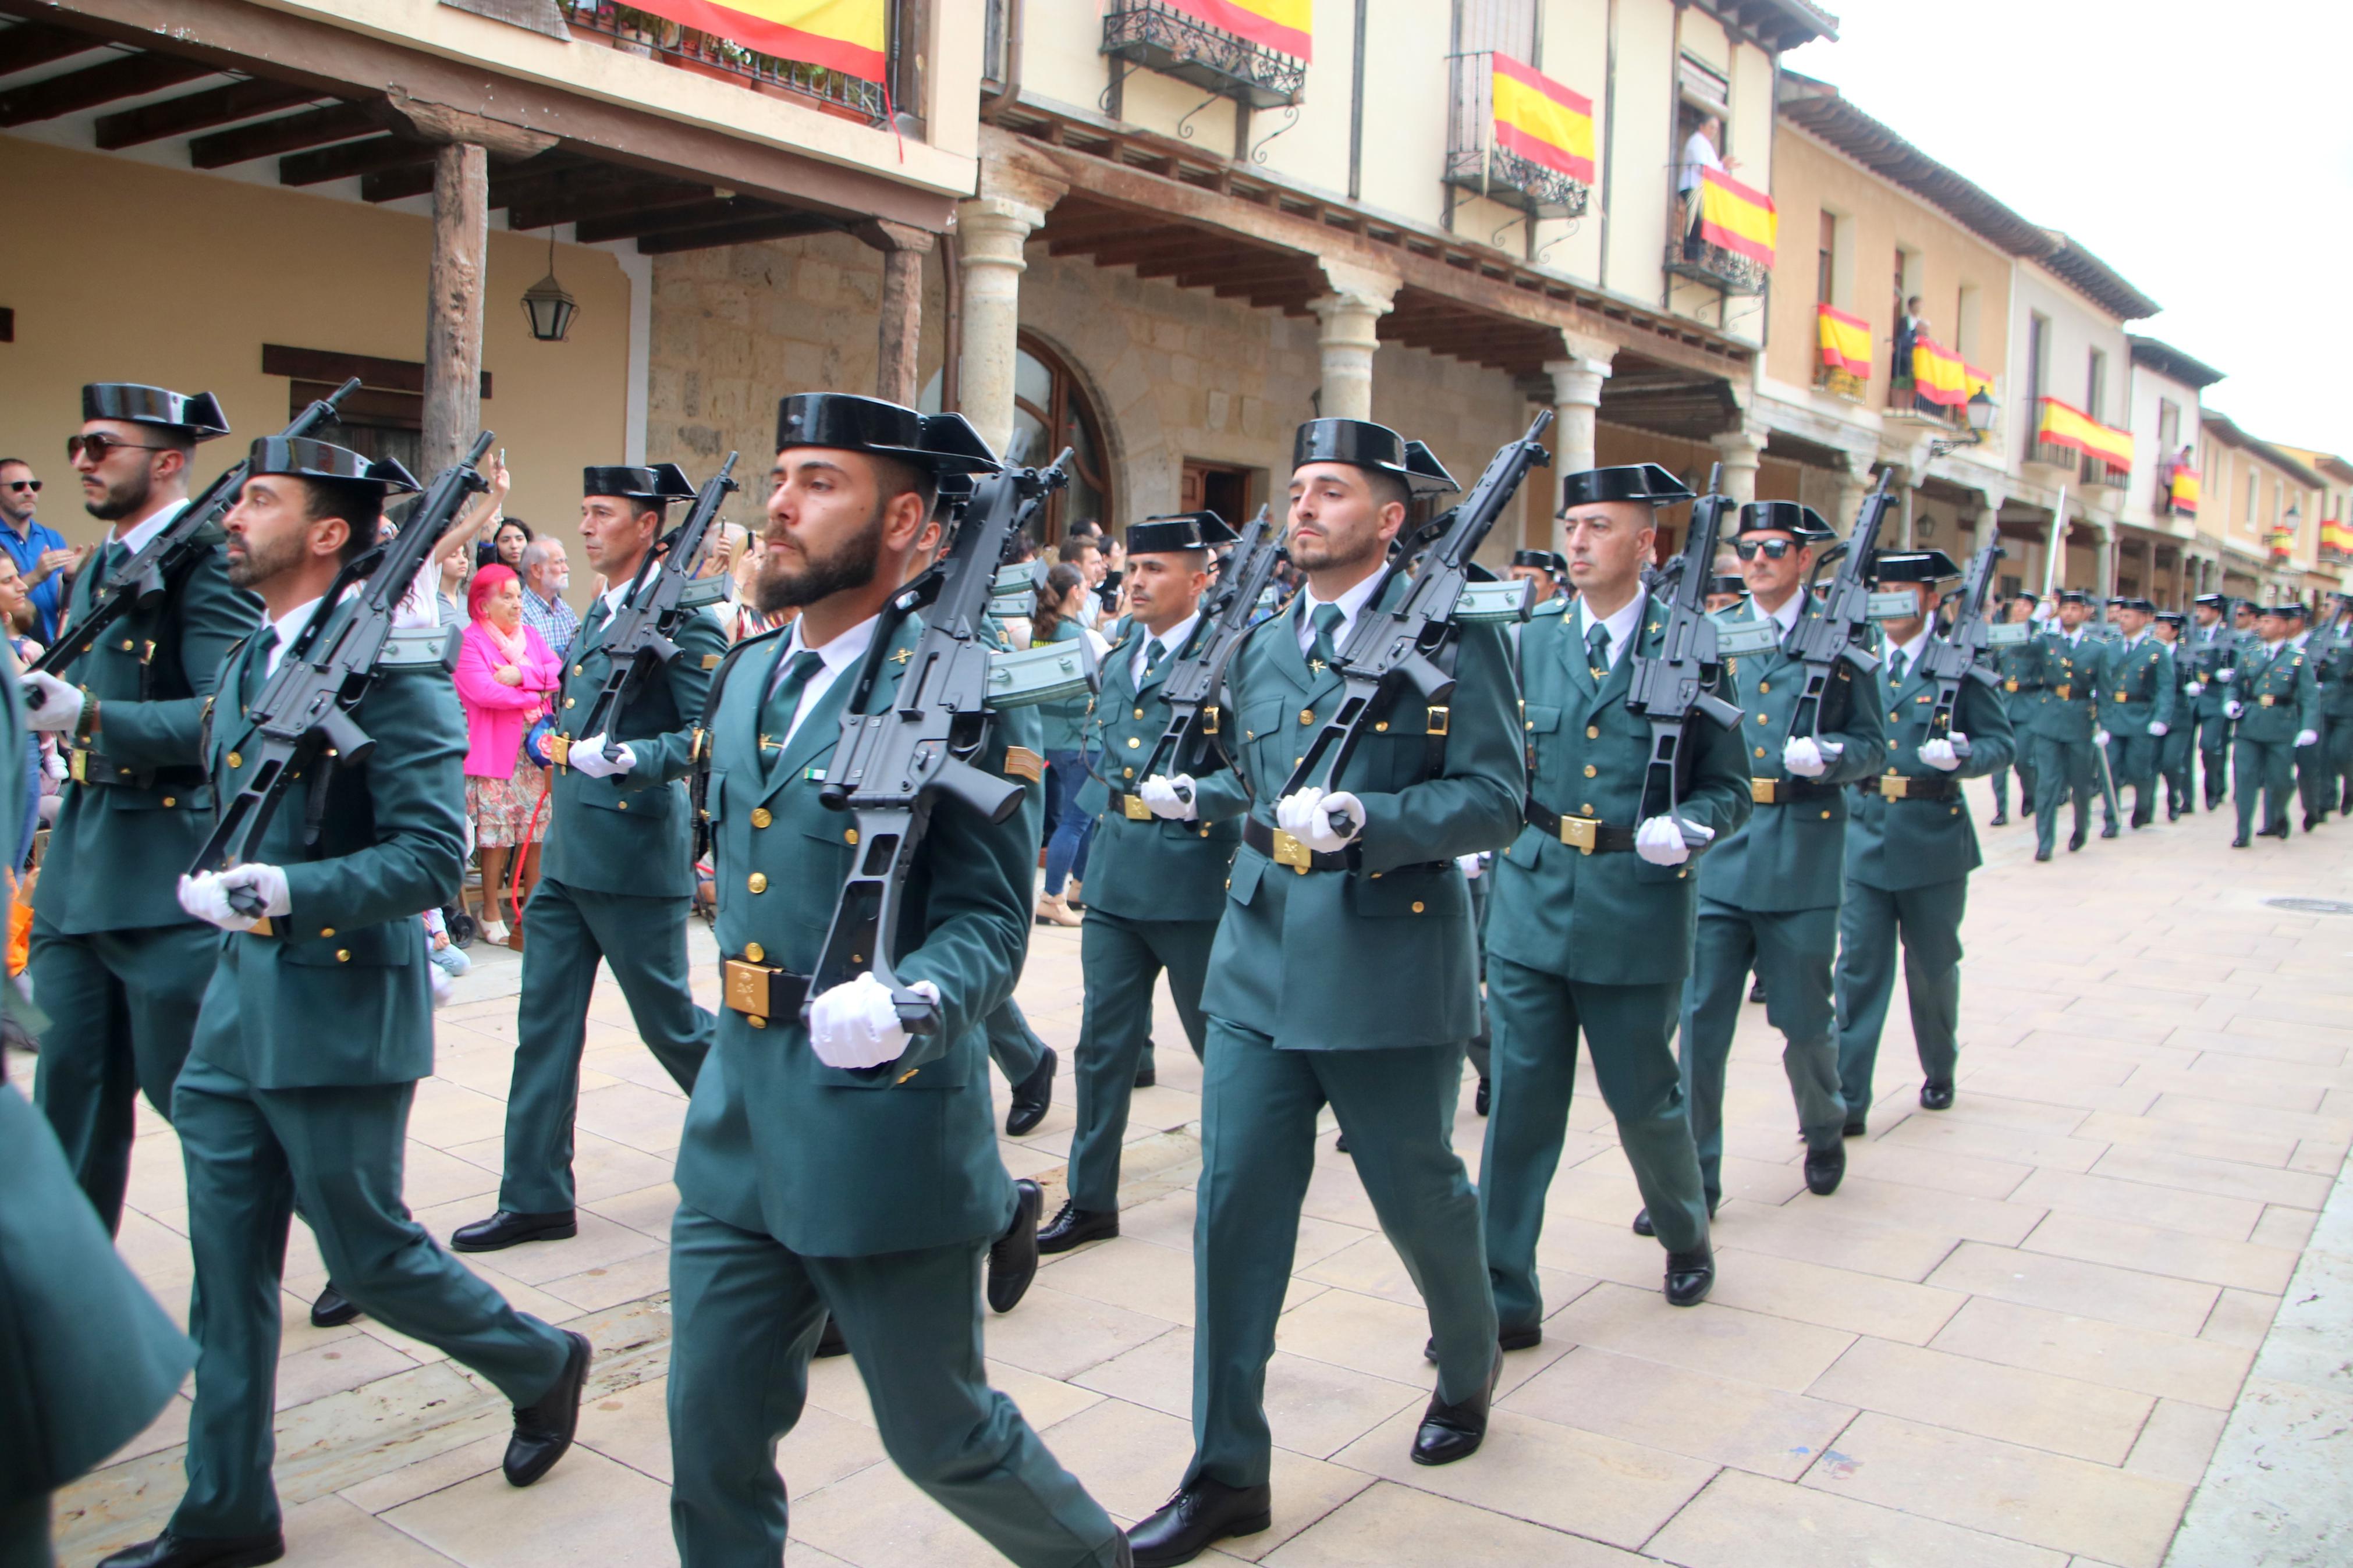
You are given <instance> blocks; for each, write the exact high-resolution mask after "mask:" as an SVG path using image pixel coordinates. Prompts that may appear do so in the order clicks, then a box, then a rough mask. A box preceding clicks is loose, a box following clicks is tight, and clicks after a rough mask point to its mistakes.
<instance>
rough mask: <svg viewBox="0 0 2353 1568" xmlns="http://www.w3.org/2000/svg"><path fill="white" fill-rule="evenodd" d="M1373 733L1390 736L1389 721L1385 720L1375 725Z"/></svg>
mask: <svg viewBox="0 0 2353 1568" xmlns="http://www.w3.org/2000/svg"><path fill="white" fill-rule="evenodd" d="M1373 732H1374V733H1375V734H1379V735H1386V734H1388V732H1389V721H1388V720H1386V719H1384V720H1382V721H1380V722H1378V723H1377V724H1375V725H1374V726H1373Z"/></svg>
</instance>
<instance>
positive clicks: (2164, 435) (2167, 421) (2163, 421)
mask: <svg viewBox="0 0 2353 1568" xmlns="http://www.w3.org/2000/svg"><path fill="white" fill-rule="evenodd" d="M2180 450H2181V405H2179V404H2178V403H2176V402H2174V401H2173V399H2171V398H2170V397H2160V398H2158V400H2157V457H2158V462H2160V463H2169V462H2171V461H2172V460H2173V455H2174V454H2175V453H2176V452H2179V451H2180Z"/></svg>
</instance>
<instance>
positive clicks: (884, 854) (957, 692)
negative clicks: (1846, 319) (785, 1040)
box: [801, 447, 1071, 1035]
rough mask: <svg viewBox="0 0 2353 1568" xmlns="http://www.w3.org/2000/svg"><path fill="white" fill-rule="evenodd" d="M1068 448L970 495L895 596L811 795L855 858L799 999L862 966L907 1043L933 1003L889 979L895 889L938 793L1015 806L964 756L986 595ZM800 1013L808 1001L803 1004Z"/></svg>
mask: <svg viewBox="0 0 2353 1568" xmlns="http://www.w3.org/2000/svg"><path fill="white" fill-rule="evenodd" d="M1070 461H1071V453H1070V449H1069V448H1068V447H1065V448H1063V451H1062V455H1061V456H1060V457H1059V458H1055V459H1054V461H1053V464H1052V465H1051V466H1050V467H1049V468H1008V469H1006V470H1005V471H1003V472H1002V473H997V474H991V475H989V476H987V478H985V479H981V480H980V481H979V482H978V483H977V484H976V485H975V486H974V487H973V494H972V500H970V501H969V502H967V503H966V504H965V509H964V518H963V521H962V522H961V523H959V524H958V525H957V528H956V532H955V542H953V543H952V544H950V545H949V546H948V552H947V553H946V554H945V555H944V556H942V557H941V558H940V561H939V563H938V564H936V565H934V567H933V568H932V569H931V570H930V571H928V572H925V573H924V574H923V575H922V576H920V577H918V578H916V579H915V580H914V581H913V583H910V584H907V585H906V586H905V587H904V588H902V589H901V590H900V591H899V592H898V593H897V594H895V595H892V598H891V599H890V601H889V603H887V604H886V605H884V606H883V609H882V616H881V621H880V622H879V623H878V624H877V625H876V626H875V628H874V640H873V641H872V642H871V644H869V645H868V647H867V649H866V658H864V660H863V661H861V662H860V665H859V668H858V682H857V684H856V685H855V686H853V687H852V688H851V689H850V693H849V702H848V703H846V704H845V705H844V706H843V708H842V710H841V741H840V742H839V745H838V746H836V748H835V750H834V753H833V755H834V762H833V766H832V769H831V776H830V777H828V779H827V780H826V782H825V784H824V785H823V786H822V787H821V788H820V789H819V790H818V800H819V801H820V802H821V803H822V804H823V805H825V806H827V807H828V809H830V810H833V811H847V812H849V813H851V814H852V815H853V816H855V817H856V818H857V821H858V836H857V838H856V839H855V840H854V842H855V843H856V844H857V846H858V858H857V860H856V861H855V862H854V863H853V864H852V865H851V867H850V871H849V881H848V882H847V883H845V884H844V885H843V887H842V889H841V900H840V902H839V903H837V904H836V905H835V906H834V910H833V924H832V925H831V926H830V927H829V928H828V930H827V931H826V933H825V948H824V951H823V952H821V953H820V954H819V955H818V961H817V973H815V974H813V975H812V976H810V978H809V984H808V997H809V999H810V1000H814V999H815V998H817V997H818V996H820V995H823V994H825V993H826V992H827V991H829V990H831V989H832V988H833V987H834V986H836V985H839V984H843V983H844V982H845V981H849V980H851V979H854V978H856V976H857V974H858V973H859V972H860V970H871V972H872V973H873V975H874V978H875V979H876V980H878V981H880V982H881V984H884V985H887V986H889V987H890V988H891V999H892V1002H893V1003H895V1004H896V1005H897V1006H898V1009H899V1024H900V1026H901V1027H902V1028H903V1029H905V1030H906V1031H907V1032H908V1033H909V1034H911V1035H928V1034H933V1033H935V1032H937V1030H938V1029H939V1026H940V1014H939V1007H938V1005H936V1004H935V1003H933V1002H931V1001H929V1000H927V999H926V998H925V997H924V996H923V994H922V993H921V992H918V991H910V990H908V989H906V988H905V987H903V986H902V985H901V984H899V981H898V978H897V975H896V973H894V971H895V970H896V968H897V958H898V954H897V952H896V949H897V947H898V943H899V930H898V928H899V895H900V894H901V892H902V890H903V889H905V887H906V883H907V876H908V873H909V872H911V871H913V869H914V866H915V851H916V849H917V847H919V846H921V845H922V843H923V834H924V831H925V829H926V828H928V827H929V826H931V819H932V812H933V809H934V807H935V806H936V805H938V804H939V802H940V799H941V797H942V796H949V797H953V798H954V799H955V800H958V801H961V802H963V803H964V804H965V805H967V806H969V807H971V808H972V809H973V810H975V811H976V812H978V813H980V815H981V816H985V817H987V819H988V820H989V821H991V822H1003V821H1004V820H1005V819H1006V818H1007V817H1008V816H1012V815H1013V813H1014V812H1015V811H1016V810H1018V808H1019V807H1020V805H1021V784H1020V781H1019V780H1018V779H1002V778H998V777H997V776H996V775H995V774H993V773H984V772H982V771H981V770H980V769H979V768H977V767H976V766H974V765H973V763H972V760H971V759H972V758H974V757H975V756H976V755H978V754H979V753H980V752H981V751H982V750H983V749H984V748H985V747H986V746H987V743H988V730H989V712H988V708H987V700H988V658H989V644H988V639H987V635H986V625H987V616H988V601H989V598H990V595H991V593H992V590H993V588H994V586H995V583H996V577H997V567H998V565H999V564H1001V563H1003V562H1004V560H1005V552H1006V550H1007V548H1008V546H1009V545H1011V543H1012V542H1013V536H1014V534H1015V533H1016V532H1018V531H1019V529H1020V527H1021V525H1022V523H1023V522H1024V521H1026V520H1027V519H1028V517H1029V514H1030V513H1031V512H1033V511H1035V510H1037V507H1038V505H1039V502H1041V501H1042V500H1045V498H1046V497H1047V496H1048V495H1050V493H1052V492H1053V491H1055V490H1058V489H1061V488H1062V487H1063V486H1064V485H1067V484H1069V483H1070V482H1071V481H1070V472H1069V468H1068V465H1069V463H1070ZM917 610H922V611H923V612H924V614H923V636H922V637H920V638H918V639H917V640H916V643H915V647H914V649H913V653H912V654H911V655H910V656H909V657H908V662H907V663H906V666H905V668H904V671H903V672H902V674H901V675H900V677H899V687H898V690H897V693H896V694H895V695H894V696H893V698H892V703H891V706H890V707H889V708H888V709H886V710H884V711H882V712H880V713H869V712H867V711H866V708H867V702H868V700H869V699H870V698H871V696H872V694H873V691H874V683H875V680H876V679H877V678H878V677H879V676H880V675H881V672H882V666H883V664H884V662H885V660H886V659H887V658H889V656H890V653H891V645H892V642H894V641H895V640H896V639H897V635H898V628H899V626H900V623H901V622H902V621H904V620H905V619H906V618H907V617H908V616H911V615H913V614H914V613H915V612H916V611H917ZM801 1018H802V1021H803V1022H804V1023H806V1022H807V1018H808V1002H807V1001H805V1002H803V1003H802V1005H801Z"/></svg>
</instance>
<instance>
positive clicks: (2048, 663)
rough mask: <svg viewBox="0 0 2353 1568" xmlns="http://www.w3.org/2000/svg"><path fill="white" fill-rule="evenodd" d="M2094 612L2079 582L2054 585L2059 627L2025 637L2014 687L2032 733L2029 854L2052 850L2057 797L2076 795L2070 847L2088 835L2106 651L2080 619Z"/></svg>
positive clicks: (2045, 855) (2044, 855) (2046, 854)
mask: <svg viewBox="0 0 2353 1568" xmlns="http://www.w3.org/2000/svg"><path fill="white" fill-rule="evenodd" d="M2091 616H2092V600H2091V596H2090V595H2087V594H2085V593H2084V591H2083V590H2082V589H2080V588H2062V589H2061V590H2060V591H2059V629H2058V630H2056V631H2049V632H2044V633H2043V634H2042V636H2041V637H2036V638H2035V639H2034V641H2033V642H2032V643H2031V645H2030V647H2031V651H2032V654H2033V658H2032V659H2031V662H2030V663H2029V664H2028V665H2027V674H2026V675H2025V676H2024V677H2023V678H2021V680H2020V682H2019V689H2020V690H2021V693H2024V694H2026V695H2028V696H2029V697H2030V699H2031V706H2030V708H2029V709H2028V712H2027V721H2026V724H2025V726H2024V728H2025V729H2026V730H2028V731H2031V733H2032V735H2033V737H2034V742H2033V743H2034V775H2035V791H2034V858H2036V859H2037V860H2048V859H2050V858H2051V851H2052V845H2053V843H2054V842H2055V841H2056V839H2057V837H2058V833H2059V804H2060V802H2061V801H2063V800H2065V799H2066V798H2067V797H2068V796H2069V795H2073V797H2074V800H2075V831H2074V833H2073V835H2072V836H2071V837H2069V838H2068V840H2067V850H2068V853H2070V854H2073V853H2074V852H2075V851H2076V850H2078V849H2081V848H2082V847H2084V841H2085V840H2086V839H2087V838H2089V837H2091V825H2092V797H2093V796H2094V795H2097V794H2098V793H2099V792H2100V786H2099V759H2098V758H2097V757H2096V756H2094V754H2093V748H2094V746H2096V745H2098V744H2101V743H2102V742H2105V740H2106V738H2107V737H2106V734H2105V731H2102V729H2101V728H2100V722H2101V720H2100V698H2101V696H2102V693H2101V691H2100V686H2099V681H2100V672H2101V670H2102V668H2104V667H2105V663H2106V655H2105V653H2104V652H2103V651H2102V650H2101V647H2100V645H2099V644H2098V643H2097V642H2095V641H2094V640H2093V638H2092V637H2091V634H2090V633H2088V632H2086V631H2085V630H2084V623H2085V622H2086V621H2088V620H2090V619H2091Z"/></svg>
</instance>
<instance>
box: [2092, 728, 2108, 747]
mask: <svg viewBox="0 0 2353 1568" xmlns="http://www.w3.org/2000/svg"><path fill="white" fill-rule="evenodd" d="M2092 744H2094V745H2095V746H2097V747H2099V748H2100V750H2102V751H2104V752H2105V751H2106V750H2107V749H2108V732H2107V731H2105V730H2094V731H2092Z"/></svg>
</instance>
